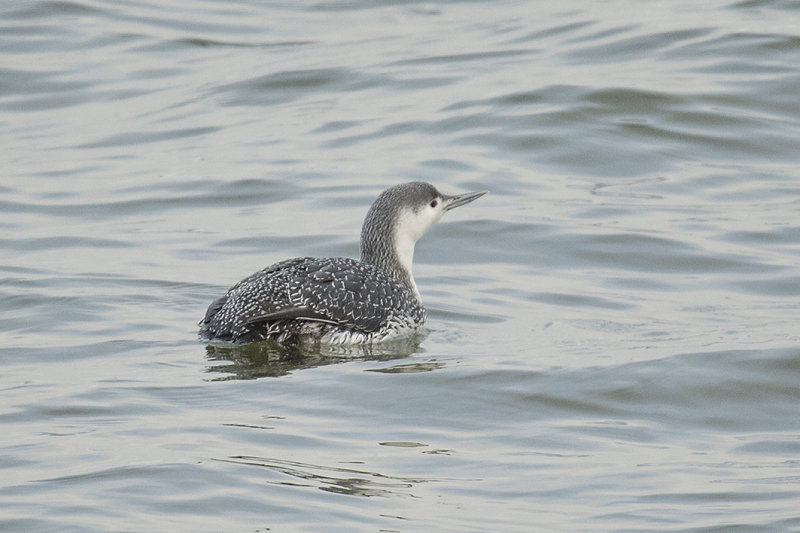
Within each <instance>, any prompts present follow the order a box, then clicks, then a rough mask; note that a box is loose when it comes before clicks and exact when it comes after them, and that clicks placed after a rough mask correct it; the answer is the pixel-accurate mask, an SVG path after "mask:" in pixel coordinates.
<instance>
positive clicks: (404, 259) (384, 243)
mask: <svg viewBox="0 0 800 533" xmlns="http://www.w3.org/2000/svg"><path fill="white" fill-rule="evenodd" d="M398 228H400V226H398V227H396V228H390V227H385V228H384V227H375V226H367V225H365V227H364V228H363V230H362V232H361V261H362V262H363V263H368V264H371V265H374V266H376V267H378V268H380V269H381V270H382V271H384V272H385V273H387V274H388V275H390V276H392V277H393V278H394V279H396V280H397V281H398V282H400V283H402V284H403V285H406V286H407V287H408V288H409V289H411V290H413V291H414V294H416V296H417V298H419V291H418V290H417V284H416V283H415V282H414V275H413V273H412V264H413V262H414V245H415V244H416V243H417V241H416V239H415V238H414V236H413V235H410V234H407V233H404V232H403V231H401V230H399V229H398ZM381 236H383V238H381Z"/></svg>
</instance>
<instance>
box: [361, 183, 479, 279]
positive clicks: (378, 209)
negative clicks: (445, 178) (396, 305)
mask: <svg viewBox="0 0 800 533" xmlns="http://www.w3.org/2000/svg"><path fill="white" fill-rule="evenodd" d="M484 194H486V191H481V192H470V193H465V194H458V195H455V196H449V195H446V194H442V193H440V192H439V191H437V190H436V187H434V186H433V185H431V184H430V183H425V182H421V181H412V182H410V183H403V184H401V185H395V186H394V187H391V188H389V189H386V190H385V191H383V192H382V193H381V194H380V196H378V198H377V200H375V202H374V203H373V204H372V207H371V208H370V209H369V212H368V213H367V218H366V219H364V225H363V227H362V228H361V261H363V262H365V263H371V264H373V265H376V266H378V267H380V268H382V269H384V270H385V271H386V272H388V273H390V274H392V275H393V276H394V277H395V278H397V279H398V280H399V281H401V282H402V283H405V284H407V285H408V286H409V287H411V288H413V289H414V291H415V292H416V290H417V286H416V284H415V283H414V277H413V275H412V274H411V263H412V262H413V259H414V245H415V244H416V243H417V241H418V240H419V238H420V237H422V236H423V235H424V234H425V233H426V232H427V231H428V230H429V229H430V228H431V226H433V225H434V224H435V223H436V222H438V221H439V220H440V219H441V218H442V215H444V214H445V213H446V212H447V211H449V210H451V209H454V208H456V207H458V206H460V205H464V204H467V203H469V202H471V201H473V200H476V199H477V198H480V197H481V196H483V195H484Z"/></svg>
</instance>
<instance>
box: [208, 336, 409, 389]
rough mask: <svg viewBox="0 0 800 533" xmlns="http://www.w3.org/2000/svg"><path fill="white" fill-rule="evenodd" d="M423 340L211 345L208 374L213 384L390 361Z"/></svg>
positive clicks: (215, 343) (209, 345)
mask: <svg viewBox="0 0 800 533" xmlns="http://www.w3.org/2000/svg"><path fill="white" fill-rule="evenodd" d="M422 338H423V336H422V335H420V334H418V335H414V336H412V337H408V338H404V339H398V340H395V341H391V342H384V343H380V344H374V345H351V346H330V345H311V346H303V347H283V346H280V345H279V344H276V343H273V342H271V341H264V342H256V343H250V344H230V343H218V342H212V343H209V344H207V345H206V357H207V358H208V360H209V365H208V368H207V369H206V370H207V372H209V373H218V374H221V375H220V376H217V377H214V378H212V379H213V380H214V381H220V380H230V379H256V378H264V377H280V376H285V375H286V374H289V373H290V372H293V371H295V370H301V369H304V368H314V367H318V366H324V365H330V364H334V363H341V362H345V361H354V360H361V361H390V360H393V359H402V358H405V357H408V356H409V355H411V354H413V353H415V352H417V351H419V345H420V342H421V341H422Z"/></svg>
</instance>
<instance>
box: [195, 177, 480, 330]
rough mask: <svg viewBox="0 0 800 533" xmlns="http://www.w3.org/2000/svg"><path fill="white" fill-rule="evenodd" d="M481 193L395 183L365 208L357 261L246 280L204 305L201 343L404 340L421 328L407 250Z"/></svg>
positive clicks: (304, 260) (287, 266)
mask: <svg viewBox="0 0 800 533" xmlns="http://www.w3.org/2000/svg"><path fill="white" fill-rule="evenodd" d="M484 194H486V191H481V192H470V193H465V194H458V195H454V196H449V195H446V194H442V193H440V192H439V191H438V190H436V188H435V187H434V186H433V185H431V184H429V183H424V182H419V181H415V182H410V183H403V184H401V185H395V186H394V187H391V188H389V189H387V190H385V191H383V192H382V193H381V194H380V195H379V196H378V198H377V199H376V200H375V202H374V203H373V204H372V207H370V209H369V212H368V213H367V216H366V218H365V219H364V224H363V226H362V228H361V260H360V261H358V260H355V259H350V258H346V257H333V258H331V257H326V258H314V257H298V258H295V259H288V260H285V261H281V262H279V263H275V264H274V265H271V266H268V267H267V268H265V269H263V270H260V271H258V272H256V273H255V274H253V275H252V276H249V277H247V278H245V279H243V280H242V281H240V282H239V283H237V284H236V285H234V286H233V287H231V288H230V289H229V290H228V292H226V293H225V295H224V296H222V297H221V298H219V299H217V300H215V301H214V302H213V303H211V305H210V306H209V307H208V310H207V311H206V315H205V318H203V320H201V321H200V335H201V336H202V337H204V338H206V339H216V340H224V341H233V342H237V343H243V342H255V341H262V340H268V339H269V340H272V341H275V342H277V343H278V344H280V345H283V346H297V345H301V344H304V343H307V342H321V343H326V344H334V345H344V344H368V343H374V342H381V341H385V340H390V339H393V338H398V337H402V336H406V335H410V334H411V333H413V332H414V331H416V330H417V329H418V328H419V327H420V326H421V325H422V324H423V323H424V322H425V308H424V307H423V306H422V303H421V301H420V294H419V290H418V289H417V284H416V283H415V282H414V276H413V275H412V272H411V266H412V262H413V258H414V245H415V244H416V242H417V241H418V240H419V238H420V237H422V236H423V235H424V234H425V233H426V232H427V231H428V230H429V229H430V228H431V226H433V225H434V224H435V223H436V222H438V221H439V219H441V218H442V215H444V214H445V213H446V212H447V211H450V210H451V209H454V208H456V207H458V206H461V205H464V204H467V203H469V202H472V201H473V200H476V199H477V198H480V197H481V196H483V195H484Z"/></svg>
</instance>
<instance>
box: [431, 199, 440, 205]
mask: <svg viewBox="0 0 800 533" xmlns="http://www.w3.org/2000/svg"><path fill="white" fill-rule="evenodd" d="M437 205H439V202H438V201H437V200H434V201H432V202H431V207H436V206H437Z"/></svg>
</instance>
